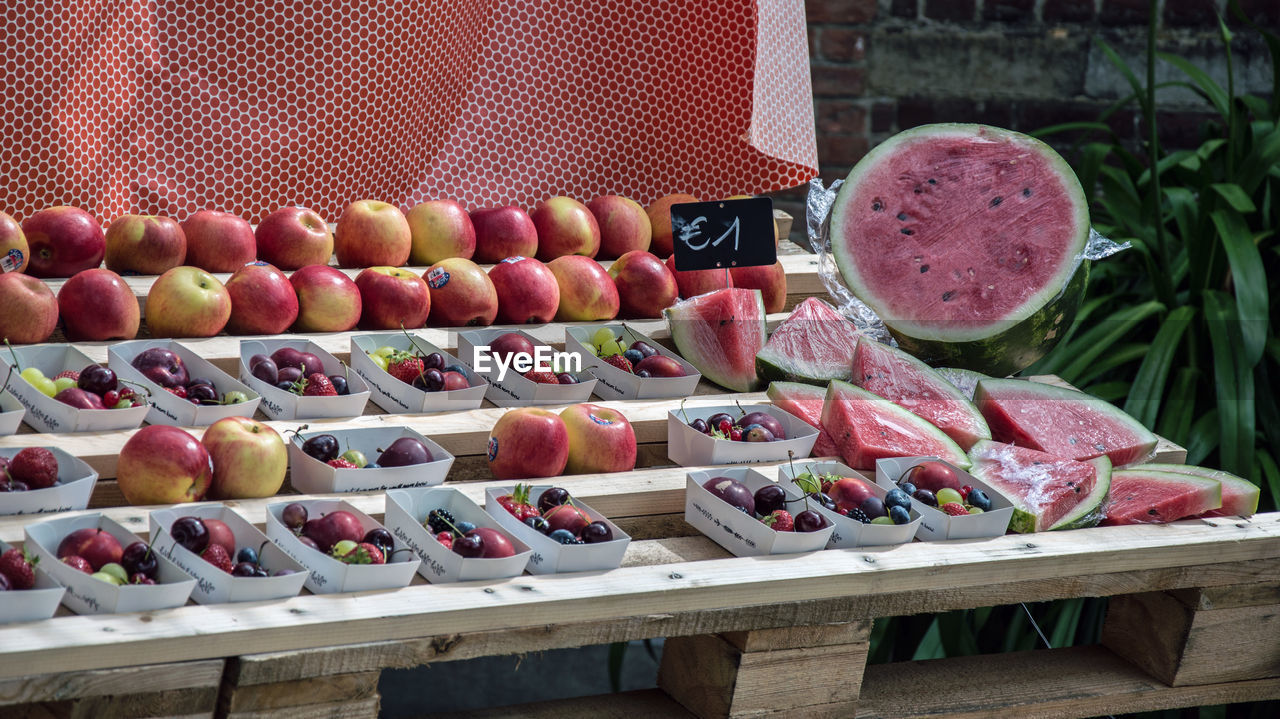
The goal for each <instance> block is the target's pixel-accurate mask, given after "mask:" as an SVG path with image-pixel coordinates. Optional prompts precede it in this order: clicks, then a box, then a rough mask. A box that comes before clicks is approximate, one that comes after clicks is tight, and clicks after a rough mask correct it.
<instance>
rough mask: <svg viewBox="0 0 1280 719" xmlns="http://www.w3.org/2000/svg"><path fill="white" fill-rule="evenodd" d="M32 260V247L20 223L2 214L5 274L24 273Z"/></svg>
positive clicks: (1, 248)
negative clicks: (28, 243)
mask: <svg viewBox="0 0 1280 719" xmlns="http://www.w3.org/2000/svg"><path fill="white" fill-rule="evenodd" d="M30 260H31V247H30V246H28V245H27V236H26V235H24V234H22V225H19V224H18V221H17V220H15V219H13V218H12V217H10V216H9V215H7V214H5V213H4V212H0V264H2V265H3V266H4V271H5V272H22V271H23V270H25V269H26V268H27V263H28V262H29V261H30Z"/></svg>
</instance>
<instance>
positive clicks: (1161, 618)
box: [1102, 592, 1195, 685]
mask: <svg viewBox="0 0 1280 719" xmlns="http://www.w3.org/2000/svg"><path fill="white" fill-rule="evenodd" d="M1194 615H1195V611H1194V610H1193V609H1191V608H1189V607H1187V606H1186V605H1185V604H1183V603H1182V602H1179V601H1178V600H1177V599H1175V598H1173V597H1172V596H1170V595H1169V594H1167V593H1165V592H1147V593H1143V594H1131V595H1125V596H1120V597H1112V598H1111V601H1110V602H1109V603H1108V604H1107V618H1106V621H1105V622H1104V623H1103V625H1102V645H1103V646H1104V647H1106V648H1107V649H1110V650H1111V651H1112V652H1114V653H1115V654H1116V656H1119V657H1123V658H1125V659H1127V660H1129V662H1131V663H1132V664H1133V665H1134V666H1135V667H1141V668H1142V669H1144V670H1145V671H1146V672H1147V673H1149V674H1151V676H1153V677H1155V678H1157V679H1159V680H1160V681H1162V682H1164V683H1165V684H1169V685H1172V684H1174V681H1175V679H1176V677H1177V674H1178V660H1179V657H1180V656H1181V655H1182V648H1183V646H1185V645H1186V642H1187V633H1188V632H1189V631H1190V630H1191V621H1192V618H1193V617H1194Z"/></svg>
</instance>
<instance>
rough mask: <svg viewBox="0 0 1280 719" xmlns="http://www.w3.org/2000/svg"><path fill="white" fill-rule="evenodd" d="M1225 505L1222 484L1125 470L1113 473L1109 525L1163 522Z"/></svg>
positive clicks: (1162, 473)
mask: <svg viewBox="0 0 1280 719" xmlns="http://www.w3.org/2000/svg"><path fill="white" fill-rule="evenodd" d="M1221 507H1222V483H1221V482H1219V481H1218V480H1216V479H1207V478H1205V477H1197V476H1195V475H1191V474H1179V473H1177V472H1165V471H1163V470H1152V469H1125V470H1120V471H1118V472H1115V473H1114V474H1112V475H1111V498H1110V499H1109V500H1108V501H1107V508H1106V513H1107V518H1106V519H1104V520H1102V523H1103V524H1106V525H1117V524H1162V523H1164V522H1173V521H1177V520H1179V519H1184V518H1186V517H1194V516H1196V515H1200V514H1204V513H1205V512H1209V511H1212V510H1215V509H1219V508H1221Z"/></svg>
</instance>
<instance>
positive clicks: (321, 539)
mask: <svg viewBox="0 0 1280 719" xmlns="http://www.w3.org/2000/svg"><path fill="white" fill-rule="evenodd" d="M302 536H304V537H309V538H311V540H312V541H313V542H315V543H316V546H317V547H319V548H320V551H322V552H325V553H326V554H327V553H328V552H329V550H330V549H332V548H333V545H335V544H337V543H338V542H341V541H343V540H350V541H352V542H359V541H360V540H361V539H362V538H364V527H362V526H361V524H360V519H359V518H358V517H356V515H354V514H352V513H350V512H348V511H346V510H341V509H340V510H338V511H336V512H330V513H328V514H326V515H324V516H323V517H316V518H314V519H309V520H307V523H306V524H304V525H302Z"/></svg>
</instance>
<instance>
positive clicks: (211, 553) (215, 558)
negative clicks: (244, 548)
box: [200, 544, 233, 574]
mask: <svg viewBox="0 0 1280 719" xmlns="http://www.w3.org/2000/svg"><path fill="white" fill-rule="evenodd" d="M200 558H201V559H203V560H204V561H206V562H208V563H209V564H212V565H213V566H215V567H217V568H218V569H221V570H222V571H224V572H226V573H227V574H230V573H231V568H232V566H233V565H232V564H231V555H230V554H229V553H228V552H227V548H226V547H224V546H222V545H221V544H210V545H209V546H208V547H205V550H204V551H203V552H201V553H200Z"/></svg>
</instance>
